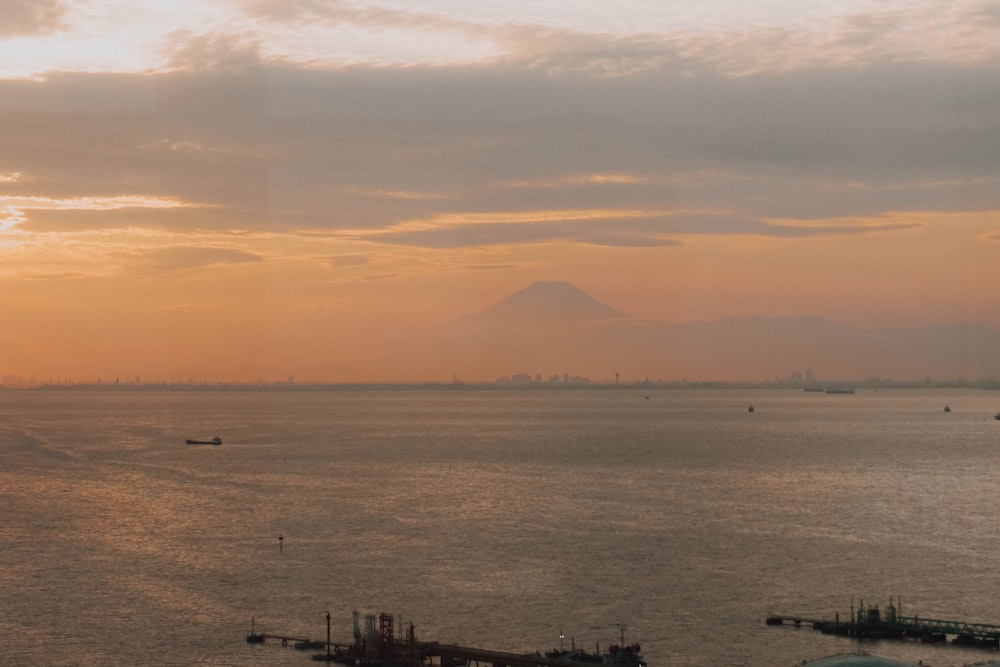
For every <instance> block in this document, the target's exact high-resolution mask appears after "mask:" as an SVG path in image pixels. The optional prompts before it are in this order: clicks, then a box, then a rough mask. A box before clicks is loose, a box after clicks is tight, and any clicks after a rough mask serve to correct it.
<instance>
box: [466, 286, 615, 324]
mask: <svg viewBox="0 0 1000 667" xmlns="http://www.w3.org/2000/svg"><path fill="white" fill-rule="evenodd" d="M624 317H625V315H623V314H622V313H620V312H619V311H617V310H615V309H614V308H612V307H610V306H608V305H606V304H603V303H601V302H600V301H598V300H597V299H595V298H593V297H592V296H590V295H589V294H587V293H585V292H583V291H582V290H580V289H577V288H576V287H574V286H573V285H570V284H569V283H567V282H565V281H560V280H542V281H539V282H536V283H532V284H531V285H528V286H527V287H525V288H524V289H522V290H520V291H519V292H515V293H514V294H511V295H510V296H509V297H507V298H505V299H503V300H502V301H499V302H498V303H495V304H494V305H492V306H490V307H489V308H487V309H486V310H483V311H481V312H479V313H476V314H473V315H466V316H464V317H463V318H461V319H460V320H459V323H460V324H461V325H463V326H464V327H465V328H471V329H483V328H494V329H503V330H508V331H509V330H531V331H534V332H537V331H538V330H540V329H553V328H555V329H562V328H566V327H574V326H579V325H583V324H587V323H591V322H600V321H604V320H615V319H621V318H624Z"/></svg>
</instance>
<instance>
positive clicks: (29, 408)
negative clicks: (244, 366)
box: [0, 389, 1000, 667]
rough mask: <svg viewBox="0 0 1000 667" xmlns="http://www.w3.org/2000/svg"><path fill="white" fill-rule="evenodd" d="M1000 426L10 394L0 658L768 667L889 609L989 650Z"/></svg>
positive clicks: (981, 402)
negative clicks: (401, 655) (354, 634)
mask: <svg viewBox="0 0 1000 667" xmlns="http://www.w3.org/2000/svg"><path fill="white" fill-rule="evenodd" d="M647 395H648V399H647V398H646V396H647ZM750 404H753V405H754V406H755V408H756V409H755V412H754V413H753V414H750V413H748V412H747V407H748V405H750ZM946 404H948V405H950V406H951V408H952V412H951V413H945V412H944V411H943V407H944V405H946ZM998 406H1000V395H998V394H997V393H991V392H979V391H973V390H952V391H945V390H934V391H930V390H926V391H924V390H920V391H917V390H913V391H878V392H861V391H859V392H858V393H857V394H855V395H853V396H829V395H824V394H814V393H805V392H797V391H787V392H785V391H737V390H727V391H707V390H706V391H666V390H658V391H653V392H649V393H648V394H647V393H646V392H643V391H640V390H624V389H623V390H610V389H608V390H576V391H570V390H568V391H485V390H481V391H392V392H382V391H371V392H262V391H261V392H256V391H242V392H208V391H202V392H190V391H189V392H140V391H3V392H0V444H2V446H3V452H4V466H3V469H2V470H0V481H2V484H0V513H2V516H3V517H4V523H3V525H2V527H0V537H2V540H0V573H2V580H3V582H4V583H3V589H2V592H0V630H2V631H0V655H2V656H3V659H4V662H5V664H12V665H31V666H33V665H106V664H116V665H117V664H144V665H181V664H183V665H195V664H200V665H247V664H255V665H268V666H270V665H307V664H310V662H309V659H308V656H307V655H305V654H303V653H301V652H298V651H294V650H292V649H290V648H287V649H283V648H281V647H280V646H279V645H277V644H266V645H264V646H250V645H247V644H246V643H245V642H244V636H245V635H246V634H247V633H248V632H249V629H250V618H251V617H255V618H256V621H257V623H258V626H257V627H258V630H263V631H265V632H274V633H287V634H290V635H294V636H310V637H313V638H320V637H322V636H323V635H324V634H325V613H326V611H330V613H331V614H332V616H333V623H334V638H335V639H341V640H347V639H349V638H350V633H351V629H350V618H351V612H352V611H353V610H358V611H361V612H362V613H367V612H371V613H378V612H383V611H384V612H389V613H392V614H394V615H395V616H396V619H397V625H400V624H402V623H405V622H413V623H414V624H415V626H416V629H417V633H418V636H419V637H420V638H421V639H424V640H438V641H442V642H455V643H460V644H465V645H471V646H478V647H483V648H492V649H500V650H510V651H524V652H534V651H535V650H542V651H544V650H547V649H551V648H554V647H557V646H558V645H559V639H558V637H559V633H560V631H561V632H563V633H564V635H565V637H566V639H565V640H564V641H565V644H566V645H567V646H568V645H569V644H570V642H571V641H575V643H576V645H577V646H578V647H582V648H593V646H594V644H595V643H599V644H600V645H601V646H602V647H604V646H606V645H607V644H608V643H609V642H611V641H616V640H617V638H618V632H619V626H620V624H625V625H626V640H627V641H628V642H638V643H640V644H641V645H642V647H643V653H644V655H645V657H646V658H647V660H648V661H649V663H650V665H651V667H666V666H667V665H675V666H689V667H699V666H708V665H719V664H736V665H750V666H754V667H756V666H761V667H764V666H771V665H792V664H795V663H798V662H801V661H802V660H803V659H814V658H818V657H821V656H824V655H829V654H832V653H837V652H841V651H850V650H855V649H857V648H859V645H858V644H857V643H856V642H854V641H853V640H848V639H844V638H833V637H827V636H824V635H821V634H820V633H817V632H814V631H812V630H809V629H800V630H795V629H792V628H773V627H767V626H765V624H764V619H765V616H766V615H767V613H768V612H776V613H802V614H811V615H818V616H831V617H832V615H833V613H834V612H835V611H839V612H840V614H841V617H842V618H843V617H844V616H845V615H846V614H847V613H848V611H849V609H850V604H851V600H852V598H853V599H855V600H858V599H864V601H865V603H866V604H880V605H882V606H885V605H886V604H888V602H889V596H890V595H893V596H902V598H903V599H902V604H903V607H904V611H905V613H907V614H919V615H921V616H925V617H934V618H947V619H955V620H968V621H970V622H983V623H1000V605H997V603H996V600H995V596H993V595H992V593H991V591H993V590H995V588H996V586H997V577H998V575H997V572H1000V536H998V534H997V531H996V526H995V520H996V516H997V515H998V510H1000V500H998V499H997V494H996V493H995V488H996V484H997V481H998V475H1000V464H998V462H997V456H996V445H997V442H998V438H1000V423H998V422H996V421H995V420H993V419H992V415H993V413H995V412H996V411H997V409H998ZM216 434H218V435H220V436H221V437H222V438H223V441H224V444H223V445H222V446H221V447H193V446H186V445H185V444H184V439H185V438H188V437H205V438H207V437H211V436H213V435H216ZM279 535H281V536H283V537H284V540H283V542H284V548H283V550H279V543H278V536H279ZM860 648H864V649H866V650H870V651H872V652H874V653H877V654H880V655H885V656H895V657H902V658H906V659H908V660H911V661H913V662H916V661H917V660H923V662H924V664H929V665H934V666H935V667H942V666H945V667H947V666H957V665H963V664H968V663H971V662H974V661H983V660H986V659H988V658H990V657H1000V656H997V654H996V652H988V651H987V652H983V651H973V650H968V649H958V648H952V647H950V646H948V647H941V646H929V645H922V644H917V643H894V642H881V643H865V644H862V645H861V646H860Z"/></svg>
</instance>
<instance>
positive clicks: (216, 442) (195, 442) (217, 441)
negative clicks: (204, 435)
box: [185, 436, 222, 445]
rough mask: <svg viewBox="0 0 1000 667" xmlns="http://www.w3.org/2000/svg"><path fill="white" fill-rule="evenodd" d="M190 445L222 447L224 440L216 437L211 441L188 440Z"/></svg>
mask: <svg viewBox="0 0 1000 667" xmlns="http://www.w3.org/2000/svg"><path fill="white" fill-rule="evenodd" d="M185 442H187V444H189V445H221V444H222V438H220V437H219V436H215V437H214V438H212V439H211V440H186V441H185Z"/></svg>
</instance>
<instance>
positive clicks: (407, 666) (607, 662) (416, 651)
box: [246, 612, 647, 667]
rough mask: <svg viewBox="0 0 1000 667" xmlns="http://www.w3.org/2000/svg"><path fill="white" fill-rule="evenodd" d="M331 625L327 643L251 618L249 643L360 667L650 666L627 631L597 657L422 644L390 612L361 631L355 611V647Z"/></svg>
mask: <svg viewBox="0 0 1000 667" xmlns="http://www.w3.org/2000/svg"><path fill="white" fill-rule="evenodd" d="M326 624H327V625H326V628H327V630H326V632H327V638H326V641H325V642H322V641H311V640H309V639H302V638H299V637H294V636H292V635H285V634H272V633H258V632H256V625H255V621H254V619H251V625H250V634H249V635H247V637H246V640H247V643H248V644H264V643H267V641H268V640H271V641H274V642H281V645H282V646H294V647H295V648H299V649H320V650H324V651H325V652H324V653H316V654H314V655H313V656H312V658H313V660H318V661H324V662H338V663H341V664H345V665H354V666H359V667H360V666H365V667H368V666H370V667H463V666H465V665H476V666H477V667H478V666H481V665H491V666H492V667H580V666H581V665H582V664H586V663H590V664H593V665H604V666H607V667H647V666H646V663H645V661H644V660H643V659H642V656H641V655H640V653H639V651H640V649H639V645H638V644H633V645H630V646H626V645H625V637H624V629H622V630H621V643H620V644H611V645H609V646H608V647H607V651H606V652H604V653H601V652H600V651H599V646H595V651H594V652H593V653H588V652H586V651H582V650H576V649H574V650H571V651H563V650H553V651H548V652H546V653H541V652H535V653H513V652H507V651H493V650H490V649H483V648H474V647H469V646H459V645H455V644H441V643H439V642H428V641H420V640H418V639H417V637H416V632H415V629H414V626H413V624H412V623H408V624H407V625H406V628H405V631H404V632H403V633H401V634H400V635H398V636H397V635H395V634H394V621H393V617H392V615H391V614H380V615H379V616H378V617H376V616H375V615H368V616H366V617H365V629H364V631H362V629H361V626H360V615H359V614H358V612H354V641H353V642H352V643H345V642H333V641H331V639H330V615H329V613H328V614H327V615H326Z"/></svg>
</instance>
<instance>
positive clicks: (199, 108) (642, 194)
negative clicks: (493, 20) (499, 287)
mask: <svg viewBox="0 0 1000 667" xmlns="http://www.w3.org/2000/svg"><path fill="white" fill-rule="evenodd" d="M963 7H964V10H965V11H966V12H967V13H968V12H969V11H971V9H970V7H971V5H969V4H968V3H965V4H963ZM293 9H294V10H296V11H307V10H308V11H323V12H334V11H341V10H342V11H344V12H347V13H348V14H350V13H351V12H352V11H355V10H353V9H351V8H350V7H346V8H345V6H343V5H341V4H339V3H332V4H331V3H320V4H316V3H305V4H302V3H300V4H298V5H295V6H294V7H289V8H288V11H289V12H291V11H292V10H293ZM979 9H980V10H982V9H983V7H979ZM272 10H274V8H273V7H272ZM274 11H277V10H274ZM949 11H950V10H949ZM390 14H392V12H390ZM920 16H923V15H922V14H920ZM373 17H374V15H371V16H369V19H366V20H374V18H373ZM917 18H919V16H918V17H917ZM917 18H914V17H913V16H910V17H909V18H907V19H906V20H907V21H911V22H912V21H915V20H917ZM382 19H384V20H386V21H389V22H391V21H395V20H397V19H398V20H399V21H404V20H406V19H407V17H403V16H386V15H383V16H382ZM289 20H291V16H290V17H289ZM380 20H381V19H380ZM888 20H889V19H888V18H886V17H881V18H880V17H877V16H872V17H868V18H867V19H866V20H862V18H861V17H853V18H851V19H850V20H847V19H845V23H844V24H843V26H842V28H841V29H840V30H841V32H840V33H839V34H841V36H846V37H845V39H846V38H849V39H850V40H853V42H854V44H855V46H857V45H858V44H861V43H864V42H865V41H866V40H868V39H869V37H870V35H871V34H874V33H875V32H877V30H878V26H881V25H883V24H884V22H885V21H888ZM893 20H896V19H893ZM900 20H902V19H900ZM920 20H921V21H922V20H924V19H922V18H921V19H920ZM897 22H898V21H897ZM903 22H904V23H906V22H905V21H903ZM417 23H420V21H417ZM890 23H891V21H890ZM428 29H430V28H428ZM950 29H951V28H949V30H950ZM954 29H956V30H958V29H959V28H958V27H956V28H954ZM852 30H853V31H854V32H851V31H852ZM528 32H530V31H528ZM528 32H521V33H519V34H521V35H522V37H524V38H525V39H527V37H525V35H527V34H528ZM754 34H755V35H756V37H755V39H757V40H762V42H761V43H770V41H775V42H780V41H781V40H782V39H785V38H788V39H791V37H788V36H786V37H784V38H783V37H781V36H780V35H777V34H770V33H769V34H766V35H765V34H757V33H754ZM532 35H533V36H532V37H531V38H532V39H537V40H539V41H538V42H537V44H536V49H537V50H536V51H526V52H523V53H521V55H520V56H517V57H514V56H511V57H509V58H505V59H498V60H496V61H491V62H488V63H475V64H469V65H451V66H428V65H420V66H411V67H406V68H399V67H365V66H352V67H338V68H330V67H317V66H308V67H306V66H296V65H294V64H292V63H290V62H275V61H273V60H269V59H267V58H264V57H262V56H261V55H260V54H261V49H262V48H263V47H262V46H261V45H260V44H259V43H257V42H255V41H253V40H248V39H244V38H242V37H239V36H236V35H218V36H204V35H202V36H199V35H193V34H191V33H183V34H178V35H176V40H175V44H174V47H173V50H172V51H171V53H172V55H171V63H172V66H173V69H171V70H169V71H161V72H156V73H145V74H143V75H126V74H117V75H94V74H90V75H88V74H70V73H66V74H61V75H52V76H49V77H47V78H46V79H45V80H43V81H10V80H7V81H4V80H0V142H2V144H3V145H4V147H5V150H4V153H3V155H0V175H3V176H4V177H5V178H4V179H3V180H0V195H3V196H5V197H19V198H21V200H22V201H24V200H25V198H32V197H34V198H43V199H45V200H46V201H57V200H60V201H61V200H86V199H88V198H89V200H95V199H99V198H115V197H133V198H149V199H151V200H159V201H168V200H169V201H178V202H189V203H190V202H197V203H198V207H197V208H196V207H194V206H193V205H192V206H190V207H188V208H184V209H152V208H129V209H125V208H119V209H115V210H104V211H97V210H91V211H85V210H82V209H73V210H69V209H65V210H44V211H43V210H42V208H44V207H37V206H36V207H34V209H33V210H29V209H28V208H24V207H21V208H17V207H16V206H15V205H14V204H13V203H11V201H10V200H5V201H6V205H7V206H8V207H11V206H14V208H13V209H12V210H13V211H20V212H21V214H22V218H17V216H16V215H15V214H13V213H12V214H11V215H8V216H6V218H5V219H6V220H7V221H8V222H7V224H8V225H10V224H17V225H18V226H19V228H21V229H62V230H68V229H88V228H91V229H96V228H108V227H114V226H120V227H129V226H135V225H152V226H157V227H162V228H166V229H171V230H175V231H185V230H204V229H214V230H255V231H259V230H272V231H276V232H295V233H298V234H307V233H329V234H333V235H340V237H342V238H351V239H355V240H363V241H364V242H365V243H392V244H407V245H426V246H428V247H440V248H455V247H463V246H477V245H505V244H516V243H538V242H543V241H547V240H554V239H559V240H566V241H571V242H578V243H588V244H601V245H608V246H638V247H644V246H653V247H663V246H669V245H671V244H675V243H677V242H678V238H681V235H687V234H713V235H722V234H755V235H763V236H784V237H788V238H792V237H803V236H810V235H817V234H834V233H837V234H862V233H867V232H868V231H870V228H867V227H865V228H857V227H853V226H849V225H848V226H843V225H840V226H838V225H836V224H833V223H830V225H829V226H827V227H826V228H825V229H821V228H820V227H804V226H801V225H786V224H782V223H776V222H774V221H777V220H798V221H808V220H812V221H815V222H818V223H824V224H825V223H826V221H830V220H844V219H851V218H852V217H853V218H862V217H863V218H872V217H877V216H879V215H885V214H887V213H890V212H893V211H902V210H939V211H974V210H996V209H998V208H1000V194H998V192H1000V190H998V189H997V187H996V183H997V181H998V179H1000V164H998V163H997V160H996V155H998V154H1000V82H998V79H997V77H996V75H995V72H996V61H989V62H986V63H981V62H978V61H975V60H974V59H973V60H970V61H968V62H966V61H961V60H960V59H959V60H955V61H954V62H952V61H943V60H934V59H930V60H927V61H925V62H896V61H893V60H892V59H891V58H886V59H884V60H880V59H879V58H882V56H879V57H878V58H874V59H873V60H874V61H875V62H876V63H877V64H858V65H855V66H852V67H850V68H847V67H841V66H840V63H839V62H836V61H835V63H834V64H835V65H836V66H833V67H829V66H821V65H819V64H814V65H812V66H811V67H809V68H798V69H794V68H793V69H792V70H790V71H789V70H785V69H783V68H777V71H756V66H754V68H755V71H754V72H753V73H744V74H742V75H741V76H730V75H725V74H723V73H722V70H724V69H725V68H722V70H720V69H718V68H717V69H712V68H706V67H701V66H699V67H695V68H692V67H689V66H688V65H690V64H691V63H694V62H696V61H697V62H702V63H704V62H708V60H711V58H712V57H714V56H711V54H709V53H708V52H705V53H702V54H701V55H699V54H698V53H695V52H692V51H691V49H692V48H693V44H694V42H691V43H687V42H685V41H684V40H683V39H681V40H680V41H679V42H677V43H675V44H673V45H671V44H668V43H665V42H663V40H662V39H659V38H655V37H648V36H640V37H635V38H631V39H627V38H624V37H610V36H589V35H580V34H568V33H559V34H552V35H542V34H541V33H540V32H539V33H532ZM706 39H707V38H706ZM546 40H547V41H546ZM543 42H544V43H543ZM557 43H558V44H564V45H566V51H565V52H564V53H561V54H560V53H555V52H554V51H553V49H554V45H555V44H557ZM712 43H713V42H712V40H711V39H707V41H703V42H702V43H701V44H702V46H703V47H704V48H706V49H708V48H709V47H710V46H711V44H712ZM733 48H736V47H733ZM747 48H749V46H748V47H747ZM755 48H756V47H755ZM664 49H667V50H668V51H669V50H670V49H673V50H674V51H673V53H674V55H673V56H671V55H669V53H667V52H666V51H663V50H664ZM709 50H710V49H709ZM681 51H684V52H685V53H686V55H683V57H681V56H678V58H680V59H679V60H678V59H677V58H675V57H674V56H676V55H677V54H678V53H680V52H681ZM602 53H603V55H602ZM983 53H988V50H986V51H983ZM664 54H666V55H664ZM618 56H622V57H624V58H625V59H626V60H628V59H639V60H644V61H645V62H648V64H650V67H644V66H643V67H631V66H628V67H625V69H626V70H629V73H628V75H622V74H621V73H620V72H619V73H617V74H615V75H611V74H610V70H607V69H604V68H602V67H596V68H592V67H590V66H586V65H584V63H586V62H588V61H589V62H591V63H598V62H599V61H600V60H601V58H603V57H606V58H609V59H614V58H616V57H618ZM661 56H662V57H661ZM647 57H648V60H647ZM726 57H729V56H726ZM560 59H563V60H564V62H563V65H564V66H562V65H560V66H550V65H553V64H554V63H556V62H557V61H559V60H560ZM635 62H638V61H637V60H636V61H635ZM577 65H580V66H579V67H578V66H577ZM682 65H683V66H682ZM611 69H614V68H611ZM12 174H18V176H17V177H16V178H14V177H12V176H11V175H12ZM621 210H637V211H643V212H647V213H644V214H643V215H639V216H621V215H618V214H609V215H598V216H595V217H593V218H590V219H579V218H573V217H572V216H569V217H567V218H565V219H555V220H547V221H534V222H531V223H530V224H527V223H525V222H524V217H525V216H526V215H532V214H533V213H534V212H537V211H563V212H566V211H621ZM25 211H27V212H28V213H30V214H29V215H27V217H26V219H25V218H24V217H23V214H24V212H25ZM678 211H685V212H687V213H685V214H684V215H677V214H676V212H678ZM705 211H717V212H718V211H721V212H723V213H721V214H719V213H716V214H711V215H709V214H706V213H704V212H705ZM663 212H674V213H671V214H670V215H666V214H664V213H663ZM692 212H700V213H692ZM485 214H490V215H495V216H497V217H496V218H495V219H492V220H483V221H481V224H475V225H470V224H467V223H468V222H469V221H471V220H473V219H474V218H476V216H483V215H485ZM449 219H462V220H463V221H464V222H463V224H460V225H448V224H440V223H441V221H447V220H449ZM427 220H431V221H436V222H435V224H433V225H431V226H430V227H427V228H415V227H414V226H413V225H412V224H410V223H411V222H412V221H427ZM11 221H14V222H11ZM899 229H902V228H899ZM883 231H891V229H889V228H886V229H884V230H883Z"/></svg>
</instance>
